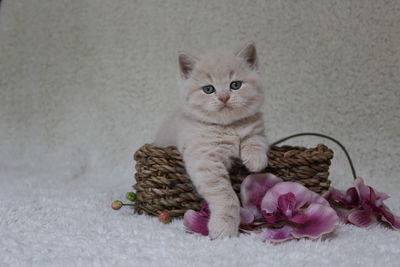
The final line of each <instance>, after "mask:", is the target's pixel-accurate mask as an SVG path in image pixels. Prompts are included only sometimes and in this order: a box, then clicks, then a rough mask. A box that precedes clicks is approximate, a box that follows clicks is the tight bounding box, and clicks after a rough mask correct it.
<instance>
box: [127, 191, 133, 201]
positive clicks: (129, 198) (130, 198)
mask: <svg viewBox="0 0 400 267" xmlns="http://www.w3.org/2000/svg"><path fill="white" fill-rule="evenodd" d="M125 198H126V199H127V200H129V201H135V200H136V194H135V193H134V192H128V193H126V194H125Z"/></svg>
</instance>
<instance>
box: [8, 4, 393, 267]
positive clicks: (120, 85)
mask: <svg viewBox="0 0 400 267" xmlns="http://www.w3.org/2000/svg"><path fill="white" fill-rule="evenodd" d="M249 40H253V41H255V43H256V45H257V48H258V52H259V63H260V67H261V71H262V73H263V74H264V75H265V77H266V80H267V83H266V84H265V90H266V92H267V93H266V97H267V99H266V105H265V107H264V110H263V111H264V113H265V118H266V125H267V134H268V137H269V140H270V141H271V142H272V141H275V140H277V139H279V138H281V137H284V136H286V135H289V134H292V133H297V132H302V131H315V132H320V133H325V134H328V135H331V136H333V137H336V138H337V139H339V140H340V141H342V142H343V144H344V145H345V146H347V147H348V149H349V152H350V154H351V156H352V157H353V159H354V162H355V165H356V168H357V170H358V172H359V174H360V175H361V176H363V177H364V178H365V179H366V181H367V183H369V184H372V185H374V186H376V187H378V188H379V189H381V190H382V191H386V192H387V193H390V194H391V195H392V196H393V198H392V199H391V200H389V204H390V206H392V207H393V209H394V210H396V211H397V213H399V211H400V208H399V202H400V194H399V193H398V191H399V190H400V184H399V173H400V166H399V164H398V162H399V159H400V137H399V135H400V86H399V85H400V2H399V1H395V0H394V1H375V0H369V1H241V0H237V1H177V0H174V1H152V0H149V1H128V0H119V1H107V0H91V1H89V0H82V1H71V0H37V1H28V0H25V1H24V0H3V1H2V3H1V8H0V175H1V176H0V200H1V202H0V204H1V206H0V211H1V216H2V217H1V219H0V233H1V234H2V236H3V238H2V241H0V245H1V244H2V243H1V242H3V245H4V247H3V248H4V249H3V248H2V247H1V246H0V255H1V256H2V259H1V258H0V263H1V260H3V261H4V263H9V264H12V263H14V264H17V263H18V264H32V263H36V264H38V265H39V264H44V263H47V264H56V263H64V264H68V263H70V264H71V263H72V262H71V261H68V259H71V258H73V259H77V258H79V259H81V261H80V263H81V264H85V263H89V262H91V263H93V261H91V259H96V257H95V256H94V255H97V257H101V255H104V254H103V249H102V248H104V247H102V246H101V245H98V243H96V242H95V241H93V240H97V239H96V238H99V237H98V236H97V235H95V234H93V237H90V238H93V240H92V239H91V240H92V242H90V241H87V242H88V244H87V246H85V245H84V244H86V243H84V242H83V243H82V242H81V240H80V239H79V238H78V237H77V238H78V239H76V238H70V233H69V231H70V230H68V229H69V228H68V227H69V226H68V225H69V224H68V222H67V226H65V223H66V222H65V221H63V220H62V222H60V224H59V225H58V224H57V223H55V224H51V223H48V222H49V221H52V218H53V217H54V216H56V217H57V218H59V217H60V218H62V217H63V216H65V217H70V218H76V220H75V219H70V220H71V224H73V225H74V226H73V227H72V226H71V227H72V229H80V227H81V226H82V222H83V221H85V222H87V223H88V225H87V229H86V228H85V227H83V228H82V229H83V230H82V229H81V230H74V233H76V231H78V232H79V231H82V233H81V234H80V235H79V236H86V238H89V237H87V234H88V233H91V232H90V231H91V230H93V225H91V224H90V223H89V222H92V223H93V224H94V225H97V224H98V223H99V224H100V225H101V226H99V227H102V229H103V230H104V227H105V226H104V224H105V225H107V223H108V222H107V220H110V221H114V220H116V221H118V222H121V221H124V220H125V221H124V225H125V227H128V228H129V227H132V228H134V229H135V228H137V227H139V226H138V225H139V224H143V223H144V224H148V221H150V220H151V219H148V218H146V217H137V216H131V215H130V214H129V211H127V212H125V213H123V212H122V213H119V214H118V213H115V212H114V213H113V212H110V211H109V210H108V209H109V202H110V200H112V199H113V198H114V197H121V196H122V195H123V193H124V192H125V191H127V190H129V186H130V184H131V183H132V182H133V181H132V178H131V177H132V173H133V163H132V154H133V152H134V151H135V150H136V149H137V148H139V147H140V146H141V145H142V144H144V143H146V142H151V141H152V137H153V136H154V133H155V129H156V128H157V125H158V124H159V122H160V120H161V118H162V116H163V114H165V112H166V111H167V110H170V109H171V107H172V106H173V105H175V104H176V99H177V91H178V90H177V88H176V87H177V77H178V73H177V64H176V63H177V51H179V50H185V51H188V52H191V53H193V54H198V53H201V52H203V51H206V50H208V49H209V48H216V47H221V46H222V47H227V49H228V48H229V49H235V48H237V47H240V46H241V45H243V44H244V43H245V42H247V41H249ZM319 142H323V143H326V144H328V145H329V146H330V147H332V148H333V149H334V150H335V152H336V155H335V160H334V162H333V166H332V175H331V179H332V180H333V183H334V185H337V186H339V187H342V188H344V187H348V186H349V185H350V184H351V173H350V170H349V168H348V166H347V163H346V161H345V159H344V154H343V153H342V152H340V151H339V149H338V147H336V146H335V145H334V144H332V143H329V142H328V141H325V140H320V139H318V138H302V139H298V140H294V141H292V142H290V143H291V144H301V145H315V144H317V143H319ZM95 192H97V195H96V193H95ZM63 200H64V202H67V203H68V202H70V203H74V204H71V205H72V207H71V205H69V206H68V205H67V204H66V203H64V202H63V203H64V204H60V205H61V206H63V207H64V208H65V209H66V211H64V209H60V208H59V206H58V205H59V204H58V203H56V201H63ZM26 205H28V206H26ZM74 205H75V206H74ZM79 205H82V207H83V208H82V209H83V210H84V211H85V212H83V213H82V210H80V212H81V213H82V214H78V213H77V212H76V210H75V209H80V208H79V207H78V206H79ZM96 209H97V210H100V211H101V212H99V213H96ZM68 214H70V215H68ZM85 214H86V215H85ZM121 214H122V215H121ZM3 215H4V216H3ZM85 216H86V217H87V218H86V217H85ZM121 216H122V217H121ZM115 217H117V219H116V218H115ZM21 218H24V219H23V220H22V219H21ZM39 218H42V219H41V220H40V219H39ZM93 218H97V221H96V220H94V221H93ZM79 220H81V221H79ZM145 220H148V221H147V222H146V221H145ZM75 224H76V225H75ZM46 225H49V226H48V227H49V228H46V227H45V226H46ZM130 225H131V226H130ZM155 225H157V224H153V226H152V227H153V229H155V230H154V231H157V230H159V227H158V226H155ZM178 226H179V227H178ZM24 227H25V228H24ZM35 227H36V228H35ZM43 227H45V229H47V230H48V229H52V230H51V231H53V232H55V233H59V234H58V235H57V238H58V239H54V240H53V239H51V240H52V241H48V240H47V241H46V238H47V239H49V238H50V237H49V233H48V232H46V231H45V230H43V229H44V228H43ZM51 227H53V228H54V229H53V228H51ZM114 227H118V225H117V226H114ZM171 227H172V226H171ZM343 227H345V226H343ZM12 229H14V231H13V230H12ZM15 229H17V230H15ZM21 229H23V230H21ZM85 229H86V230H87V231H86V230H85ZM107 229H108V228H107ZM110 229H112V228H110ZM110 229H108V230H110ZM151 229H152V228H151V227H150V228H147V230H146V231H151ZM345 229H347V230H349V229H352V231H353V228H345ZM103 230H102V231H103ZM108 230H104V231H105V232H107V233H108ZM110 231H111V230H110ZM118 231H120V232H121V238H122V236H123V241H121V246H123V245H125V246H126V245H127V244H131V243H129V242H133V243H136V244H140V243H141V240H138V239H140V238H141V237H140V236H136V234H135V233H136V232H135V230H130V231H131V232H129V231H128V230H126V231H128V232H127V233H126V234H125V235H123V233H124V232H123V231H122V230H121V229H119V230H118ZM132 231H133V232H132ZM166 231H172V233H173V235H172V236H176V235H179V234H181V232H182V229H181V228H180V222H178V223H176V224H175V226H174V227H173V229H167V230H166ZM380 231H383V230H382V229H380ZM100 232H101V231H100ZM111 232H112V231H111ZM354 232H355V230H354ZM349 233H350V232H349ZM351 233H353V232H351ZM367 233H368V232H362V231H361V232H357V234H353V236H352V237H351V239H352V240H353V239H357V238H359V235H367ZM374 233H376V234H377V235H379V231H377V232H374ZM385 233H386V234H387V235H390V236H392V235H395V236H396V235H397V236H396V238H397V239H398V237H399V235H398V233H394V232H392V231H389V232H385ZM129 234H131V235H132V236H133V237H132V240H134V241H132V240H130V239H129V238H128V237H129V236H128V237H127V235H129ZM342 234H343V233H342ZM160 235H161V237H159V238H160V240H161V241H162V242H161V243H162V244H164V243H165V242H166V240H167V239H168V238H170V237H168V235H166V236H164V239H163V237H162V234H160ZM346 235H348V234H346ZM67 237H68V238H70V239H71V240H72V241H71V242H72V244H74V245H75V246H78V247H79V246H82V250H86V249H87V250H88V251H89V252H87V255H89V256H88V258H87V262H85V258H84V259H83V260H82V258H81V257H80V256H78V255H81V254H80V253H81V252H82V251H80V250H78V251H75V250H68V249H67V248H66V247H64V246H65V244H63V243H68V242H67V240H69V239H68V238H67ZM135 237H136V239H135ZM82 238H83V237H82ZM90 238H89V239H90ZM179 238H181V239H184V242H187V243H184V244H191V243H190V242H191V238H192V237H191V236H189V237H186V236H180V237H179ZM364 238H365V237H364ZM371 238H372V239H367V242H375V239H374V237H371ZM150 239H151V238H150ZM57 240H59V241H57ZM85 240H86V239H85ZM99 240H103V239H101V238H100V239H99ZM106 240H107V238H106ZM239 240H240V239H238V240H236V241H232V242H233V243H232V244H236V245H237V246H240V244H241V242H242V241H239ZM246 240H247V239H246ZM52 242H53V243H52ZM113 242H114V243H113ZM113 242H111V241H109V242H108V245H109V246H111V247H112V248H113V249H115V250H116V251H118V248H117V247H118V246H117V244H119V243H118V242H119V240H118V238H116V239H115V240H114V239H113ZM124 242H125V243H124ZM126 242H128V243H126ZM169 242H173V241H172V240H169ZM201 242H204V241H201ZM243 242H244V241H243ZM246 242H247V244H250V243H249V242H250V241H246ZM337 242H339V241H337ZM340 242H343V244H347V243H348V240H347V241H346V240H345V239H343V240H342V241H340ZM340 242H339V243H338V244H342V243H340ZM381 242H383V243H382V244H384V245H383V248H384V249H383V250H380V252H382V253H389V254H387V255H388V256H387V257H388V258H387V259H386V260H384V259H381V258H377V257H371V258H368V257H367V256H371V255H372V254H373V252H374V251H377V248H376V247H375V248H370V249H371V253H372V254H371V253H366V258H365V260H366V261H367V260H368V261H369V262H371V260H372V261H373V260H375V261H378V263H380V264H382V263H385V264H387V263H389V265H390V263H393V262H392V261H390V260H389V259H391V258H390V257H391V256H393V259H394V258H395V257H394V256H395V254H396V253H400V250H399V248H395V247H396V246H397V247H398V246H399V242H398V241H393V240H392V242H394V243H389V244H386V243H385V242H388V241H387V239H383V240H381ZM396 242H397V243H396ZM14 243H15V244H14ZM36 243H37V244H36ZM100 243H101V242H100ZM10 244H14V245H10ZM33 244H36V246H34V245H33ZM202 244H203V243H202ZM207 244H208V245H207V246H212V247H215V246H217V247H218V243H217V242H215V243H207ZM221 244H228V243H221ZM229 244H230V243H229ZM232 244H230V246H232ZM299 244H308V243H299ZM315 244H320V243H315ZM355 244H357V243H355ZM396 244H397V245H396ZM164 245H165V244H164ZM192 245H193V244H192ZM292 245H293V244H292ZM202 246H204V244H203V245H202ZM221 246H222V245H221ZM228 246H229V245H228ZM285 246H286V245H285ZM294 246H296V245H294ZM311 246H317V247H318V246H322V247H323V248H325V250H324V251H325V252H327V253H328V252H329V249H331V248H330V247H329V245H327V244H326V243H321V244H320V245H314V243H312V244H311ZM385 246H386V247H385ZM51 247H53V248H54V249H53V250H51ZM88 247H91V249H88ZM262 247H263V246H260V245H259V244H257V245H256V249H255V251H257V253H265V251H264V250H263V249H262ZM268 247H269V248H271V246H268ZM283 247H284V246H283ZM289 247H290V245H289ZM55 248H59V250H60V253H59V251H58V250H57V249H55ZM43 249H48V250H49V251H47V254H49V255H50V256H51V257H50V258H46V257H47V256H43V255H42V256H40V255H41V252H40V251H42V250H43ZM220 249H222V248H220ZM257 249H258V250H257ZM297 249H304V250H305V251H304V253H305V255H307V256H306V257H308V259H311V258H312V255H309V251H308V250H307V249H310V247H309V246H308V247H307V246H306V248H304V245H299V246H298V247H297ZM111 250H112V249H111ZM154 250H156V251H157V246H156V245H154V246H153V247H152V250H150V249H148V250H146V249H143V251H141V252H140V253H141V255H145V256H143V257H144V258H143V257H142V258H141V260H144V261H145V260H146V259H147V260H148V262H147V263H149V262H152V257H151V256H150V255H152V253H154V255H156V254H157V255H158V256H159V257H160V255H161V261H163V262H168V261H166V260H165V259H164V258H165V257H166V255H164V254H163V253H160V252H159V251H158V253H156V252H155V251H154ZM273 250H276V249H275V248H274V249H273ZM21 251H22V253H21ZM61 251H63V253H64V254H65V255H66V256H65V255H64V254H63V253H62V252H61ZM150 251H152V252H150ZM174 251H175V250H174ZM215 251H219V250H218V249H216V250H215ZM249 251H250V252H251V251H252V250H249ZM249 251H248V252H247V253H250V252H249ZM344 251H348V249H345V250H344ZM344 251H341V252H340V253H344ZM367 251H368V250H367ZM164 252H165V251H164ZM209 252H210V251H209ZM136 253H139V252H138V251H137V250H133V251H128V252H126V253H121V255H120V254H118V253H117V256H115V255H116V254H113V255H110V258H107V259H103V261H99V262H97V263H98V264H101V262H103V263H104V262H108V263H109V264H111V263H119V264H123V263H126V262H127V261H128V260H129V261H131V260H132V261H134V259H135V255H137V254H136ZM140 253H139V254H140ZM169 253H173V252H171V251H169ZM274 253H275V252H274ZM307 253H308V254H307ZM311 253H312V250H311ZM47 254H46V255H47ZM99 254H101V255H100V256H99ZM222 254H223V253H222ZM5 255H8V256H7V257H6V256H5ZM21 255H22V256H21ZM38 255H39V256H38ZM60 255H64V256H60ZM84 255H86V254H84ZM127 255H128V256H127ZM90 256H93V257H90ZM270 256H271V255H270ZM270 256H265V257H264V258H265V260H266V261H265V263H270V264H271V263H272V264H273V263H275V264H276V262H274V261H268V260H267V258H268V257H270ZM146 257H147V258H146ZM163 257H164V258H163ZM187 257H189V256H187ZM271 257H272V256H271ZM310 257H311V258H310ZM177 258H178V259H183V260H184V259H186V260H188V261H187V262H189V263H190V262H191V261H190V260H189V258H184V257H183V256H179V257H177ZM250 258H252V257H250ZM264 258H263V259H264ZM272 258H274V257H272ZM295 258H296V257H295ZM344 258H345V259H346V257H344ZM347 258H348V259H351V258H352V257H351V256H350V255H349V257H347ZM110 259H111V260H110ZM136 259H137V258H136ZM223 259H225V261H222V262H220V263H219V265H221V264H222V265H224V263H225V264H228V263H232V262H230V261H229V260H228V261H226V259H227V258H223ZM312 259H313V261H314V262H316V261H317V262H318V257H317V259H314V258H312ZM107 260H108V261H107ZM153 260H154V259H153ZM238 260H239V259H238ZM241 260H243V258H242V259H241ZM321 260H323V259H320V258H319V261H320V263H321V264H322V263H324V264H325V262H324V261H321ZM368 261H367V262H368ZM183 262H184V261H183ZM239 262H240V260H239ZM249 262H250V263H253V265H257V262H258V261H254V259H253V262H252V261H249ZM262 262H263V261H260V262H259V263H260V264H261V263H262ZM301 262H302V263H304V264H305V263H306V262H307V261H304V259H303V261H301ZM342 262H343V264H346V260H343V259H342ZM358 262H359V263H360V264H361V263H363V264H364V262H363V260H362V259H361V260H359V261H358ZM95 263H96V262H95ZM153 263H154V262H153ZM175 263H176V262H175ZM243 263H244V262H243ZM290 263H292V264H295V261H290V260H289V261H286V262H285V264H286V265H287V264H290ZM328 263H329V262H328ZM331 263H332V261H331ZM347 263H348V262H347ZM353 263H354V262H352V264H353ZM171 264H173V262H171ZM222 265H221V266H222Z"/></svg>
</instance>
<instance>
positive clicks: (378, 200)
mask: <svg viewBox="0 0 400 267" xmlns="http://www.w3.org/2000/svg"><path fill="white" fill-rule="evenodd" d="M375 194H376V201H375V206H376V207H380V206H382V204H383V201H384V200H386V199H388V198H390V196H389V195H388V194H385V193H382V192H375Z"/></svg>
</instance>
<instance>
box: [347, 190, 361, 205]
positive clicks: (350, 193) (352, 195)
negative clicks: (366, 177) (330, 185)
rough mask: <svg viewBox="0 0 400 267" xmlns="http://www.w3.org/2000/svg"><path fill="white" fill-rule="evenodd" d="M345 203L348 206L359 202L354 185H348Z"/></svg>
mask: <svg viewBox="0 0 400 267" xmlns="http://www.w3.org/2000/svg"><path fill="white" fill-rule="evenodd" d="M345 201H346V202H347V203H345V204H346V205H348V206H357V205H358V204H359V202H360V197H359V196H358V192H357V189H356V188H355V187H350V188H349V189H347V191H346V197H345Z"/></svg>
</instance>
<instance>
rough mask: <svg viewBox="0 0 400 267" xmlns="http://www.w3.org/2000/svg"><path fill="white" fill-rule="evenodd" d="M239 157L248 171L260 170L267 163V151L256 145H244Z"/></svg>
mask: <svg viewBox="0 0 400 267" xmlns="http://www.w3.org/2000/svg"><path fill="white" fill-rule="evenodd" d="M241 158H242V161H243V164H244V165H245V166H246V167H247V169H249V171H250V172H260V171H262V170H263V169H265V167H267V164H268V158H267V152H266V151H265V150H264V149H260V148H258V147H257V148H255V147H250V146H249V147H244V148H243V149H242V151H241Z"/></svg>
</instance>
